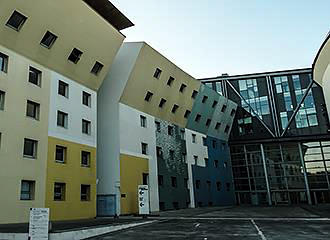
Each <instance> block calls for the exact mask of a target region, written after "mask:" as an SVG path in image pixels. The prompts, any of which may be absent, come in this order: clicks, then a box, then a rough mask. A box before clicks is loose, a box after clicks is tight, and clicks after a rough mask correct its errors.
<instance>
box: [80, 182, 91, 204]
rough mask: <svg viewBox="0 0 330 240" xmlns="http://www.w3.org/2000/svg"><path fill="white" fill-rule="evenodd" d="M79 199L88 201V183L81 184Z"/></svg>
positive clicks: (89, 193) (89, 189)
mask: <svg viewBox="0 0 330 240" xmlns="http://www.w3.org/2000/svg"><path fill="white" fill-rule="evenodd" d="M80 190H81V192H80V200H81V201H90V200H91V186H90V185H84V184H82V185H81V189H80Z"/></svg>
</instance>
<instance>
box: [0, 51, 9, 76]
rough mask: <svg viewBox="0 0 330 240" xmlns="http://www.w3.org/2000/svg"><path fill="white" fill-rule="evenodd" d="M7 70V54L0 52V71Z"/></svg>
mask: <svg viewBox="0 0 330 240" xmlns="http://www.w3.org/2000/svg"><path fill="white" fill-rule="evenodd" d="M7 70H8V56H7V55H5V54H3V53H0V71H1V72H4V73H6V72H7Z"/></svg>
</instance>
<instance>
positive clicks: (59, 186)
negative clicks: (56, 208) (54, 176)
mask: <svg viewBox="0 0 330 240" xmlns="http://www.w3.org/2000/svg"><path fill="white" fill-rule="evenodd" d="M54 201H65V183H54Z"/></svg>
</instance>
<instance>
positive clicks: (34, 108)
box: [26, 100, 40, 120]
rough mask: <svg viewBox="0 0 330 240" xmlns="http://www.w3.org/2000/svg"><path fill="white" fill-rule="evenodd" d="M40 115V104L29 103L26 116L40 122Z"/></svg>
mask: <svg viewBox="0 0 330 240" xmlns="http://www.w3.org/2000/svg"><path fill="white" fill-rule="evenodd" d="M39 115H40V104H39V103H35V102H32V101H29V100H28V101H27V105H26V116H27V117H30V118H34V119H35V120H39Z"/></svg>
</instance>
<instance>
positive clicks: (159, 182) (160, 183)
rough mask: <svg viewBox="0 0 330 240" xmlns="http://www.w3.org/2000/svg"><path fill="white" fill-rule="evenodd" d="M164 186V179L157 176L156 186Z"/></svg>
mask: <svg viewBox="0 0 330 240" xmlns="http://www.w3.org/2000/svg"><path fill="white" fill-rule="evenodd" d="M163 185H164V177H163V176H162V175H158V186H163Z"/></svg>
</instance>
